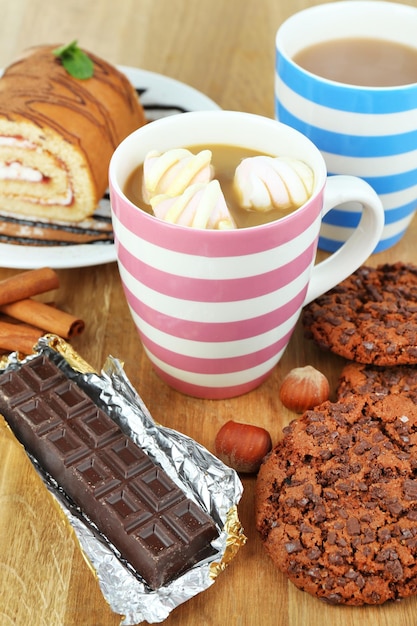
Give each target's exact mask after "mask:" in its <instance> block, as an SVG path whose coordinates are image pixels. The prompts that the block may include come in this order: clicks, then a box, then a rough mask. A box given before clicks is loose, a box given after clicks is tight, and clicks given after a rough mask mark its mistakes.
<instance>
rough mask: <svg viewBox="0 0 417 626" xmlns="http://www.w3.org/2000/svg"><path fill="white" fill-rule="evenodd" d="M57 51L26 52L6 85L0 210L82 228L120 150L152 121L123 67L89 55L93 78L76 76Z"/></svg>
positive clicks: (1, 96)
mask: <svg viewBox="0 0 417 626" xmlns="http://www.w3.org/2000/svg"><path fill="white" fill-rule="evenodd" d="M56 47H57V46H50V45H45V46H37V47H34V48H31V49H29V50H27V51H26V52H25V53H24V54H23V55H22V56H21V57H20V58H19V59H17V60H16V61H15V62H13V63H12V64H11V65H10V66H9V67H8V68H6V70H5V72H4V74H3V76H2V78H1V79H0V211H2V212H5V213H7V214H9V213H10V214H12V215H15V216H18V217H24V216H32V217H33V216H34V217H39V218H42V219H47V220H52V221H54V220H58V221H71V222H74V221H75V222H77V221H81V220H83V219H85V218H86V217H88V216H90V215H92V214H93V213H94V211H95V209H96V207H97V205H98V202H99V200H100V198H101V197H102V196H103V194H104V193H105V191H106V189H107V186H108V166H109V162H110V158H111V155H112V153H113V151H114V149H115V148H116V147H117V145H118V144H119V143H120V142H121V141H122V140H123V139H124V138H125V137H126V136H127V135H128V134H129V133H131V132H132V131H133V130H135V129H136V128H139V127H140V126H142V125H143V124H144V123H145V115H144V111H143V108H142V105H141V103H140V100H139V97H138V95H137V93H136V91H135V89H134V88H133V86H132V85H131V83H130V82H129V80H128V79H127V77H126V76H125V75H124V74H123V73H122V72H120V71H119V70H118V69H117V68H115V67H114V66H112V65H111V64H109V63H107V62H106V61H104V60H103V59H100V58H99V57H97V56H95V55H94V54H91V53H90V52H87V54H88V56H89V57H90V59H91V60H92V61H93V64H94V73H93V76H92V77H91V78H87V79H84V80H80V79H77V78H74V77H72V76H71V75H70V74H69V73H68V72H67V71H66V70H65V69H64V67H63V65H62V63H61V60H60V59H59V58H58V57H56V56H55V55H54V54H53V50H54V49H55V48H56Z"/></svg>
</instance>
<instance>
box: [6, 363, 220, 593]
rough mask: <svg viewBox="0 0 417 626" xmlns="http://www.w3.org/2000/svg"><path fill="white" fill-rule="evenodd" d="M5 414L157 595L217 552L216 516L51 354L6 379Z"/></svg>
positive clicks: (14, 428)
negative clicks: (128, 434) (69, 374)
mask: <svg viewBox="0 0 417 626" xmlns="http://www.w3.org/2000/svg"><path fill="white" fill-rule="evenodd" d="M0 411H1V413H2V414H3V415H4V416H5V418H6V420H7V421H8V423H9V425H10V426H11V428H12V430H13V431H14V433H15V435H16V436H17V437H18V439H19V440H20V441H21V442H22V443H23V445H24V446H25V448H26V449H27V450H28V451H29V452H30V453H31V454H33V456H34V457H35V458H36V459H37V460H38V461H39V463H40V465H41V467H43V469H44V470H46V471H47V472H48V473H49V474H50V475H51V476H52V477H53V478H54V479H55V480H56V481H57V483H58V484H59V485H60V486H61V487H62V489H63V490H64V491H65V493H66V494H67V495H68V496H69V497H70V498H71V499H72V500H73V501H74V502H75V504H76V505H77V506H79V507H80V509H81V510H82V511H83V512H84V513H85V515H86V516H87V517H88V518H89V519H90V520H91V521H92V522H93V523H94V524H95V525H96V526H97V527H98V529H99V530H100V532H102V533H103V534H104V535H105V537H107V538H108V540H109V541H110V542H111V543H112V544H113V545H114V546H115V547H116V548H117V549H118V550H119V551H120V554H121V555H122V557H123V558H124V559H126V561H127V562H128V563H130V565H132V566H133V568H135V570H136V571H137V572H138V573H139V574H140V575H141V576H142V577H143V579H144V580H145V581H146V583H147V584H148V585H149V587H150V588H151V589H157V588H159V587H161V586H162V585H165V584H166V583H167V582H169V581H170V580H172V579H173V578H175V577H177V576H178V575H179V574H181V573H182V572H184V571H185V570H186V569H187V568H189V567H191V566H192V565H193V564H195V563H197V562H199V561H201V560H202V559H204V558H206V557H207V556H209V555H210V554H212V553H213V548H212V547H211V542H212V541H213V540H214V539H215V538H216V537H217V536H218V535H219V531H218V530H217V528H216V525H215V523H214V521H213V520H212V518H211V517H210V516H209V515H208V513H207V512H205V511H204V510H203V509H202V507H200V506H199V505H198V504H197V503H196V502H194V501H193V500H191V499H190V498H189V497H187V496H186V494H185V493H184V492H183V491H182V490H181V489H180V488H179V487H178V486H177V485H176V484H175V483H174V482H173V480H171V478H170V477H169V476H168V475H167V473H166V472H165V471H164V470H163V469H162V468H161V467H159V465H158V464H157V463H155V462H154V461H153V459H152V458H150V456H149V455H148V454H146V453H145V452H144V451H142V450H141V449H140V447H138V446H137V445H136V444H135V443H134V442H132V440H131V439H130V438H129V437H128V436H127V435H125V434H124V433H123V432H122V430H121V428H120V427H119V426H118V425H117V424H116V423H115V422H114V421H113V420H112V419H111V418H110V417H109V416H108V415H107V414H106V413H105V411H104V410H102V409H101V408H100V407H98V406H97V404H96V403H95V402H94V401H93V400H92V399H91V398H90V397H89V396H88V395H87V393H86V392H85V391H84V390H83V389H81V388H80V387H79V386H78V385H77V384H76V383H75V382H74V381H73V380H70V379H68V378H67V376H66V375H65V374H64V373H63V372H62V371H61V370H60V369H59V368H58V367H57V366H56V365H55V364H54V363H53V362H52V361H51V360H50V359H49V358H48V357H47V356H46V355H43V354H41V355H39V356H37V357H36V358H33V359H31V360H28V361H27V362H26V363H25V364H24V365H23V366H22V367H21V368H19V369H11V370H10V371H6V372H4V373H3V374H2V375H1V376H0Z"/></svg>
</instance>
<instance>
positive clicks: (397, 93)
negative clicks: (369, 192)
mask: <svg viewBox="0 0 417 626" xmlns="http://www.w3.org/2000/svg"><path fill="white" fill-rule="evenodd" d="M336 4H337V3H336ZM355 4H356V3H351V6H354V5H355ZM370 4H371V3H361V2H358V3H357V5H356V6H357V7H360V5H370ZM372 4H374V5H381V4H384V3H379V2H375V3H372ZM316 9H317V7H316ZM408 9H410V7H408ZM308 11H310V12H311V13H312V12H313V9H311V10H308ZM293 17H294V18H296V17H297V16H293ZM415 20H416V23H417V11H415ZM294 27H295V21H294ZM312 30H314V29H313V28H312ZM414 32H416V31H414ZM381 36H383V33H381ZM288 38H289V37H288ZM277 41H278V39H277ZM277 45H278V43H277ZM275 116H276V118H277V119H278V120H279V121H280V122H283V123H285V124H288V125H289V126H292V127H294V128H296V129H297V130H299V131H300V132H302V133H303V134H304V135H306V136H307V137H309V139H311V141H312V142H313V143H314V144H315V145H316V146H317V147H318V148H319V149H320V151H321V152H322V154H323V156H324V159H325V161H326V165H327V169H328V173H329V174H330V175H331V174H351V175H354V176H360V177H361V178H363V179H364V180H366V181H367V182H368V183H369V184H370V185H371V186H372V187H373V188H374V189H375V191H376V192H377V193H378V195H379V196H380V198H381V201H382V203H383V205H384V209H385V228H384V231H383V233H382V238H381V240H380V242H379V244H378V246H377V248H376V250H375V251H376V252H378V251H381V250H385V249H387V248H388V247H391V246H392V245H393V244H394V243H396V242H397V241H398V240H399V239H400V238H401V237H402V235H403V234H404V232H405V230H406V229H407V227H408V225H409V223H410V222H411V220H412V218H413V215H414V213H415V210H416V208H417V84H411V85H404V86H400V87H393V88H385V87H381V88H375V87H373V88H367V87H357V86H350V85H345V84H342V83H335V82H331V81H328V80H326V79H322V78H318V77H316V76H314V75H313V74H311V73H310V72H307V71H304V70H303V69H301V68H300V67H298V66H297V65H296V64H294V62H293V61H292V60H291V58H290V56H289V55H287V54H286V52H283V51H282V50H281V51H277V57H276V67H275ZM360 213H361V211H360V206H358V205H356V206H349V207H344V206H343V207H339V208H338V209H337V210H333V211H330V213H328V214H327V216H326V217H325V218H324V220H323V226H322V229H321V237H320V241H319V246H320V247H321V248H323V249H326V250H330V251H334V250H336V249H337V248H338V247H340V245H341V243H342V242H343V241H345V240H346V238H347V236H349V233H350V232H351V229H353V228H355V226H356V225H357V224H358V222H359V219H360Z"/></svg>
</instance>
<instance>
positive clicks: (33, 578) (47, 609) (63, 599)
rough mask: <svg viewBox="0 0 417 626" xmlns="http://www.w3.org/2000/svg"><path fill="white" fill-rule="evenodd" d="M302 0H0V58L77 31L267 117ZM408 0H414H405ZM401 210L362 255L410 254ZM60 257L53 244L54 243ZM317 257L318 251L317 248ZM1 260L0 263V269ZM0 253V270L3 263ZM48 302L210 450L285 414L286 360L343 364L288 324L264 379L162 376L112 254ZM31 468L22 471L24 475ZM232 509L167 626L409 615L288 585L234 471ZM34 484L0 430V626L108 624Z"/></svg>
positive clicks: (92, 358) (405, 609)
mask: <svg viewBox="0 0 417 626" xmlns="http://www.w3.org/2000/svg"><path fill="white" fill-rule="evenodd" d="M313 4H319V2H315V1H314V2H311V1H308V0H262V1H261V2H259V0H245V2H242V0H228V1H227V2H225V1H224V0H175V2H173V1H172V0H122V2H114V0H99V1H98V2H97V1H96V0H65V1H64V0H57V1H55V2H51V1H50V0H13V2H11V1H10V0H0V14H1V18H2V37H0V66H4V65H5V64H6V63H9V62H10V61H11V60H12V59H13V58H14V56H15V55H17V54H19V53H20V52H21V51H22V50H23V49H24V48H25V47H26V46H28V45H34V44H40V43H60V42H68V41H70V40H72V39H78V40H79V42H80V44H82V45H83V46H84V47H86V48H90V49H91V50H93V51H95V52H97V53H98V54H100V55H103V56H104V57H106V58H107V59H108V60H109V61H111V62H114V63H121V64H125V65H131V66H136V67H141V68H143V69H147V70H151V71H155V72H160V73H163V74H166V75H168V76H172V77H173V78H176V79H178V80H182V81H184V82H186V83H188V84H190V85H191V86H193V87H195V88H197V89H199V90H201V91H203V92H204V93H206V94H207V95H208V96H209V97H211V98H212V99H214V100H215V101H216V102H218V104H220V106H222V107H223V108H226V109H234V110H244V111H249V112H253V113H258V114H262V115H267V116H270V117H271V116H272V115H273V67H274V37H275V31H276V29H277V27H278V26H279V24H280V23H281V22H282V21H283V20H284V19H285V18H286V17H288V16H289V15H290V14H291V13H293V12H295V11H297V10H299V9H301V8H304V7H306V6H311V5H313ZM408 4H411V5H413V6H417V0H413V1H409V2H408ZM416 240H417V222H416V220H414V222H413V224H412V226H411V228H410V229H409V231H408V232H407V234H406V236H405V237H404V239H403V240H402V241H401V242H400V243H399V244H397V246H395V247H394V248H392V249H391V250H389V251H387V252H385V253H380V254H378V255H374V256H373V257H371V259H370V260H369V262H370V263H371V264H373V265H376V264H378V263H382V262H394V261H397V260H403V261H412V262H415V263H417V253H416V247H415V242H416ZM63 254H65V252H63ZM324 256H325V255H324V254H319V256H318V258H319V259H320V258H322V257H324ZM2 267H3V269H2ZM6 268H7V258H4V257H0V280H2V279H4V278H7V277H8V276H12V275H13V274H14V273H15V271H14V270H11V269H6ZM58 274H59V281H60V287H59V289H58V290H57V291H56V292H55V293H54V294H53V300H54V302H55V304H56V305H57V306H58V307H60V308H62V309H64V310H66V311H69V312H71V313H73V314H75V315H77V316H79V317H80V318H82V319H83V320H85V323H86V328H85V331H84V333H83V334H82V335H80V336H79V337H75V338H74V340H73V342H72V343H73V345H74V347H75V348H76V349H77V350H78V352H79V353H80V354H81V356H82V357H83V358H84V359H85V360H86V361H88V362H89V363H90V364H91V365H92V366H93V367H95V368H97V369H99V368H100V367H101V366H102V364H103V363H104V361H105V358H106V356H107V355H108V354H112V355H113V356H115V357H118V358H120V360H121V361H123V362H124V364H125V370H126V372H127V375H128V376H129V378H130V379H131V381H132V384H133V385H134V386H135V387H136V388H137V389H138V391H139V393H140V394H141V396H142V397H143V399H144V401H145V403H146V404H147V406H148V408H149V410H150V411H151V413H152V415H153V416H154V418H155V419H156V420H157V421H159V422H161V423H163V424H164V425H166V426H169V427H172V428H175V429H178V430H180V431H182V432H184V433H186V434H187V435H189V436H191V437H193V438H194V439H196V440H197V441H199V442H200V443H202V444H203V445H205V446H206V447H207V448H208V449H209V450H211V451H213V444H214V437H215V434H216V433H217V431H218V429H219V428H220V426H221V425H222V424H223V423H224V422H225V421H226V420H228V419H235V420H238V421H244V422H248V423H253V424H259V425H261V426H263V427H265V428H267V429H268V430H269V431H270V433H271V436H272V439H273V441H274V442H276V441H278V440H279V439H280V437H281V436H282V428H283V427H284V426H285V425H286V424H288V423H289V422H290V420H292V419H293V418H294V417H295V416H294V415H293V414H291V413H290V412H289V411H288V410H286V409H285V408H284V407H283V406H282V405H281V404H280V401H279V398H278V389H279V385H280V382H281V380H282V378H283V377H284V375H285V374H286V373H287V372H288V370H289V369H291V367H294V366H299V365H304V364H307V363H310V364H312V365H315V366H316V367H318V368H319V369H321V370H322V371H323V372H324V373H326V374H327V375H328V377H329V379H330V381H331V386H332V389H333V390H334V388H335V385H336V382H337V377H338V374H339V372H340V370H341V367H342V366H343V363H344V361H343V360H342V359H339V358H337V357H334V356H331V355H329V354H327V353H323V352H320V351H319V350H318V349H317V348H315V346H314V345H313V344H312V343H311V342H308V341H306V340H305V339H304V337H303V333H302V330H301V328H300V326H298V328H297V329H296V331H295V333H294V335H293V337H292V339H291V342H290V345H289V346H288V349H287V351H286V352H285V354H284V356H283V358H282V360H281V362H280V363H279V365H278V366H277V367H276V368H275V370H274V372H273V374H272V375H271V377H270V378H269V379H268V380H267V381H266V382H265V383H264V384H263V385H262V386H261V387H260V388H259V389H257V390H255V391H253V392H252V393H250V394H247V395H246V396H243V397H241V398H234V399H231V400H225V401H204V400H197V399H194V398H189V397H185V396H183V395H181V394H179V393H177V392H175V391H173V390H171V389H170V388H168V387H167V386H166V385H165V384H164V383H162V382H161V381H160V380H159V379H158V377H157V376H156V374H155V373H154V372H153V370H152V368H151V367H150V365H149V362H148V360H147V358H146V356H145V355H144V353H143V350H142V348H141V344H140V341H139V339H138V337H137V334H136V331H135V329H134V325H133V322H132V320H131V317H130V314H129V311H128V307H127V304H126V302H125V299H124V296H123V291H122V288H121V284H120V280H119V274H118V270H117V266H116V264H108V265H103V266H100V267H89V268H79V269H70V270H59V271H58ZM35 478H36V477H35ZM243 484H244V494H243V497H242V501H241V503H240V506H239V515H240V518H241V521H242V523H243V526H244V529H245V533H246V535H247V537H248V542H247V544H246V546H245V547H243V548H242V549H241V550H240V552H239V553H238V555H237V557H236V558H235V560H234V561H233V562H232V563H231V564H230V566H229V567H228V569H227V570H226V571H225V572H224V573H223V574H221V575H220V577H219V578H218V580H217V581H216V583H215V584H214V585H213V586H212V587H211V588H210V589H208V590H207V591H206V592H204V593H203V594H200V595H199V596H196V597H195V598H193V599H192V600H190V601H188V602H186V603H185V604H184V605H182V606H180V607H178V608H177V609H176V610H175V611H174V612H173V613H172V614H171V615H170V617H169V618H168V619H167V620H166V622H165V623H166V624H167V626H195V625H196V624H199V625H201V626H223V624H226V623H227V624H228V625H229V626H258V625H259V626H261V625H262V626H323V624H331V626H363V625H364V624H366V625H367V626H388V625H389V626H404V624H410V626H411V625H412V624H415V623H417V617H416V616H417V599H410V600H406V601H403V602H401V603H394V604H387V605H384V606H383V607H364V608H356V607H333V606H327V605H325V604H323V603H321V602H319V601H318V600H316V599H314V598H312V597H310V596H308V595H307V594H305V593H302V592H300V591H298V590H297V589H296V588H295V587H294V586H293V585H291V584H290V583H288V581H287V580H286V579H285V577H284V576H283V575H281V574H280V573H279V572H278V571H277V570H276V569H275V568H274V566H273V565H272V563H271V562H270V561H269V559H268V557H267V556H266V554H265V553H264V550H263V547H262V545H261V543H260V541H259V538H258V537H257V534H256V532H255V527H254V515H253V495H254V485H255V479H254V478H253V477H247V478H243ZM56 513H57V512H56V510H55V509H54V506H53V503H51V501H50V498H49V496H48V494H47V493H46V492H45V491H44V490H43V488H41V486H39V485H37V484H36V481H35V480H34V476H33V472H32V471H31V468H30V467H28V465H27V463H26V462H25V457H24V456H23V455H22V453H21V449H20V447H19V446H18V445H17V444H16V443H15V442H14V441H11V440H10V437H9V436H8V435H7V432H5V429H4V427H2V428H1V429H0V626H9V625H11V624H14V625H17V626H27V625H28V624H30V626H80V625H81V624H82V625H83V626H113V625H116V624H119V623H120V617H119V616H117V615H113V614H112V613H111V611H110V610H109V607H108V606H107V604H106V602H105V600H104V599H103V596H102V595H101V593H100V590H99V587H98V584H97V581H96V580H95V578H94V575H93V574H92V572H91V571H90V569H89V567H88V566H87V565H86V563H85V561H84V559H83V557H82V555H81V553H80V551H79V549H78V547H77V545H76V544H75V543H74V540H73V537H72V533H71V531H70V530H69V529H68V528H67V527H66V525H64V524H62V525H60V524H59V522H52V516H54V515H56Z"/></svg>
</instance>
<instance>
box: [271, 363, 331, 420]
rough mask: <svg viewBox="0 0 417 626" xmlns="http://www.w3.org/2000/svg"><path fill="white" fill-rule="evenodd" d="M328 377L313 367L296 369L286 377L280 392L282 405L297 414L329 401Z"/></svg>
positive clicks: (307, 366)
mask: <svg viewBox="0 0 417 626" xmlns="http://www.w3.org/2000/svg"><path fill="white" fill-rule="evenodd" d="M329 395H330V385H329V381H328V380H327V378H326V376H325V375H324V374H323V373H322V372H319V370H316V369H315V368H314V367H312V366H311V365H305V366H304V367H295V368H294V369H292V370H291V371H290V372H288V374H287V375H286V376H285V378H284V380H283V381H282V385H281V388H280V390H279V397H280V400H281V402H282V404H283V405H284V406H285V407H286V408H287V409H289V410H290V411H294V412H295V413H304V411H307V410H308V409H312V408H314V407H315V406H317V405H318V404H321V403H322V402H325V400H328V399H329Z"/></svg>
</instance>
